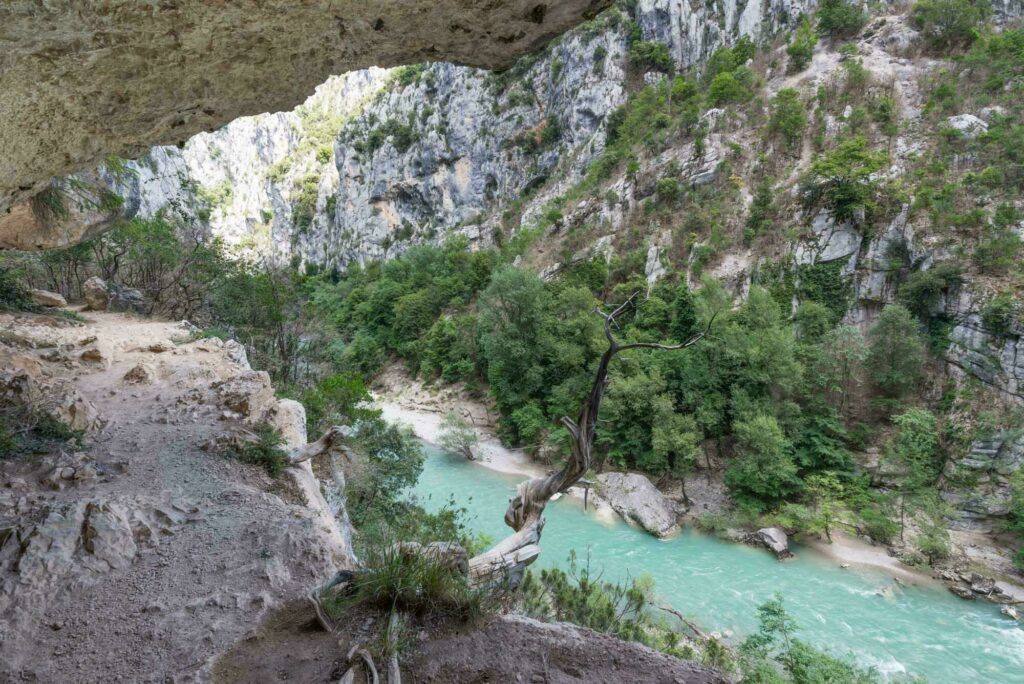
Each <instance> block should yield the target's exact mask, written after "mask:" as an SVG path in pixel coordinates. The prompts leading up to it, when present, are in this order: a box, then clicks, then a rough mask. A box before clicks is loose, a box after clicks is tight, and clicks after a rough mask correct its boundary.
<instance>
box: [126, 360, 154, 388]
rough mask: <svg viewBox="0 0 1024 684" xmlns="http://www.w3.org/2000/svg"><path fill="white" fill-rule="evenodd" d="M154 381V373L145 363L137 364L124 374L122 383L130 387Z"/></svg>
mask: <svg viewBox="0 0 1024 684" xmlns="http://www.w3.org/2000/svg"><path fill="white" fill-rule="evenodd" d="M154 380H156V371H154V370H153V367H152V366H150V365H149V364H147V363H138V364H136V365H134V366H132V368H131V370H129V371H128V372H127V373H125V374H124V381H125V382H127V383H129V384H132V385H148V384H150V383H152V382H153V381H154Z"/></svg>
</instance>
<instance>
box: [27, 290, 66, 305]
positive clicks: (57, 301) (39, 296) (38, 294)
mask: <svg viewBox="0 0 1024 684" xmlns="http://www.w3.org/2000/svg"><path fill="white" fill-rule="evenodd" d="M29 296H30V297H32V302H33V303H34V304H38V305H39V306H58V307H59V306H67V305H68V300H66V299H64V297H62V296H61V295H59V294H57V293H56V292H47V291H46V290H31V291H29Z"/></svg>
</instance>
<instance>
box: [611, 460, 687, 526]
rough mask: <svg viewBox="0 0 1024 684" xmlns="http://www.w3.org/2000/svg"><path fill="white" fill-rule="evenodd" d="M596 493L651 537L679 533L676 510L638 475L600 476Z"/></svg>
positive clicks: (644, 478) (614, 474) (612, 474)
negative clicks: (677, 531)
mask: <svg viewBox="0 0 1024 684" xmlns="http://www.w3.org/2000/svg"><path fill="white" fill-rule="evenodd" d="M597 482H598V491H599V493H600V495H601V497H602V498H603V499H605V500H606V501H607V502H608V503H609V504H611V507H612V508H614V509H615V511H616V512H617V513H618V514H619V515H621V516H622V517H623V518H625V519H626V520H629V521H631V522H634V523H636V524H637V525H639V526H640V527H642V528H644V529H645V530H647V531H648V532H650V533H651V534H653V535H655V536H658V537H665V536H668V535H669V534H672V533H673V532H675V531H676V530H677V529H678V526H677V525H676V511H675V506H674V505H673V504H672V502H671V501H669V499H668V498H667V497H666V496H665V495H664V494H662V493H661V492H659V491H658V488H657V487H655V486H654V485H653V484H651V481H650V480H648V479H647V478H646V477H644V476H643V475H641V474H639V473H601V474H600V475H598V476H597Z"/></svg>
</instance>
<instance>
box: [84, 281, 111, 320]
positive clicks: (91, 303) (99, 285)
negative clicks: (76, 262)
mask: <svg viewBox="0 0 1024 684" xmlns="http://www.w3.org/2000/svg"><path fill="white" fill-rule="evenodd" d="M82 298H83V299H84V300H85V310H86V311H106V310H107V301H108V300H109V299H110V292H108V291H107V283H106V282H104V280H103V278H100V277H99V276H93V277H92V278H89V279H88V280H86V281H85V282H84V283H82Z"/></svg>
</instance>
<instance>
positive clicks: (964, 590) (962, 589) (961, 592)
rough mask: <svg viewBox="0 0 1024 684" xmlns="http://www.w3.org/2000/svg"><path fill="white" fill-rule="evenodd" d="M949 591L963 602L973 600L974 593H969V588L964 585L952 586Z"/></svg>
mask: <svg viewBox="0 0 1024 684" xmlns="http://www.w3.org/2000/svg"><path fill="white" fill-rule="evenodd" d="M949 590H950V591H951V592H953V593H954V594H956V595H957V596H959V597H960V598H962V599H964V600H967V601H973V600H974V592H973V591H971V588H970V587H969V586H967V585H966V584H954V585H952V586H951V587H950V588H949Z"/></svg>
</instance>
